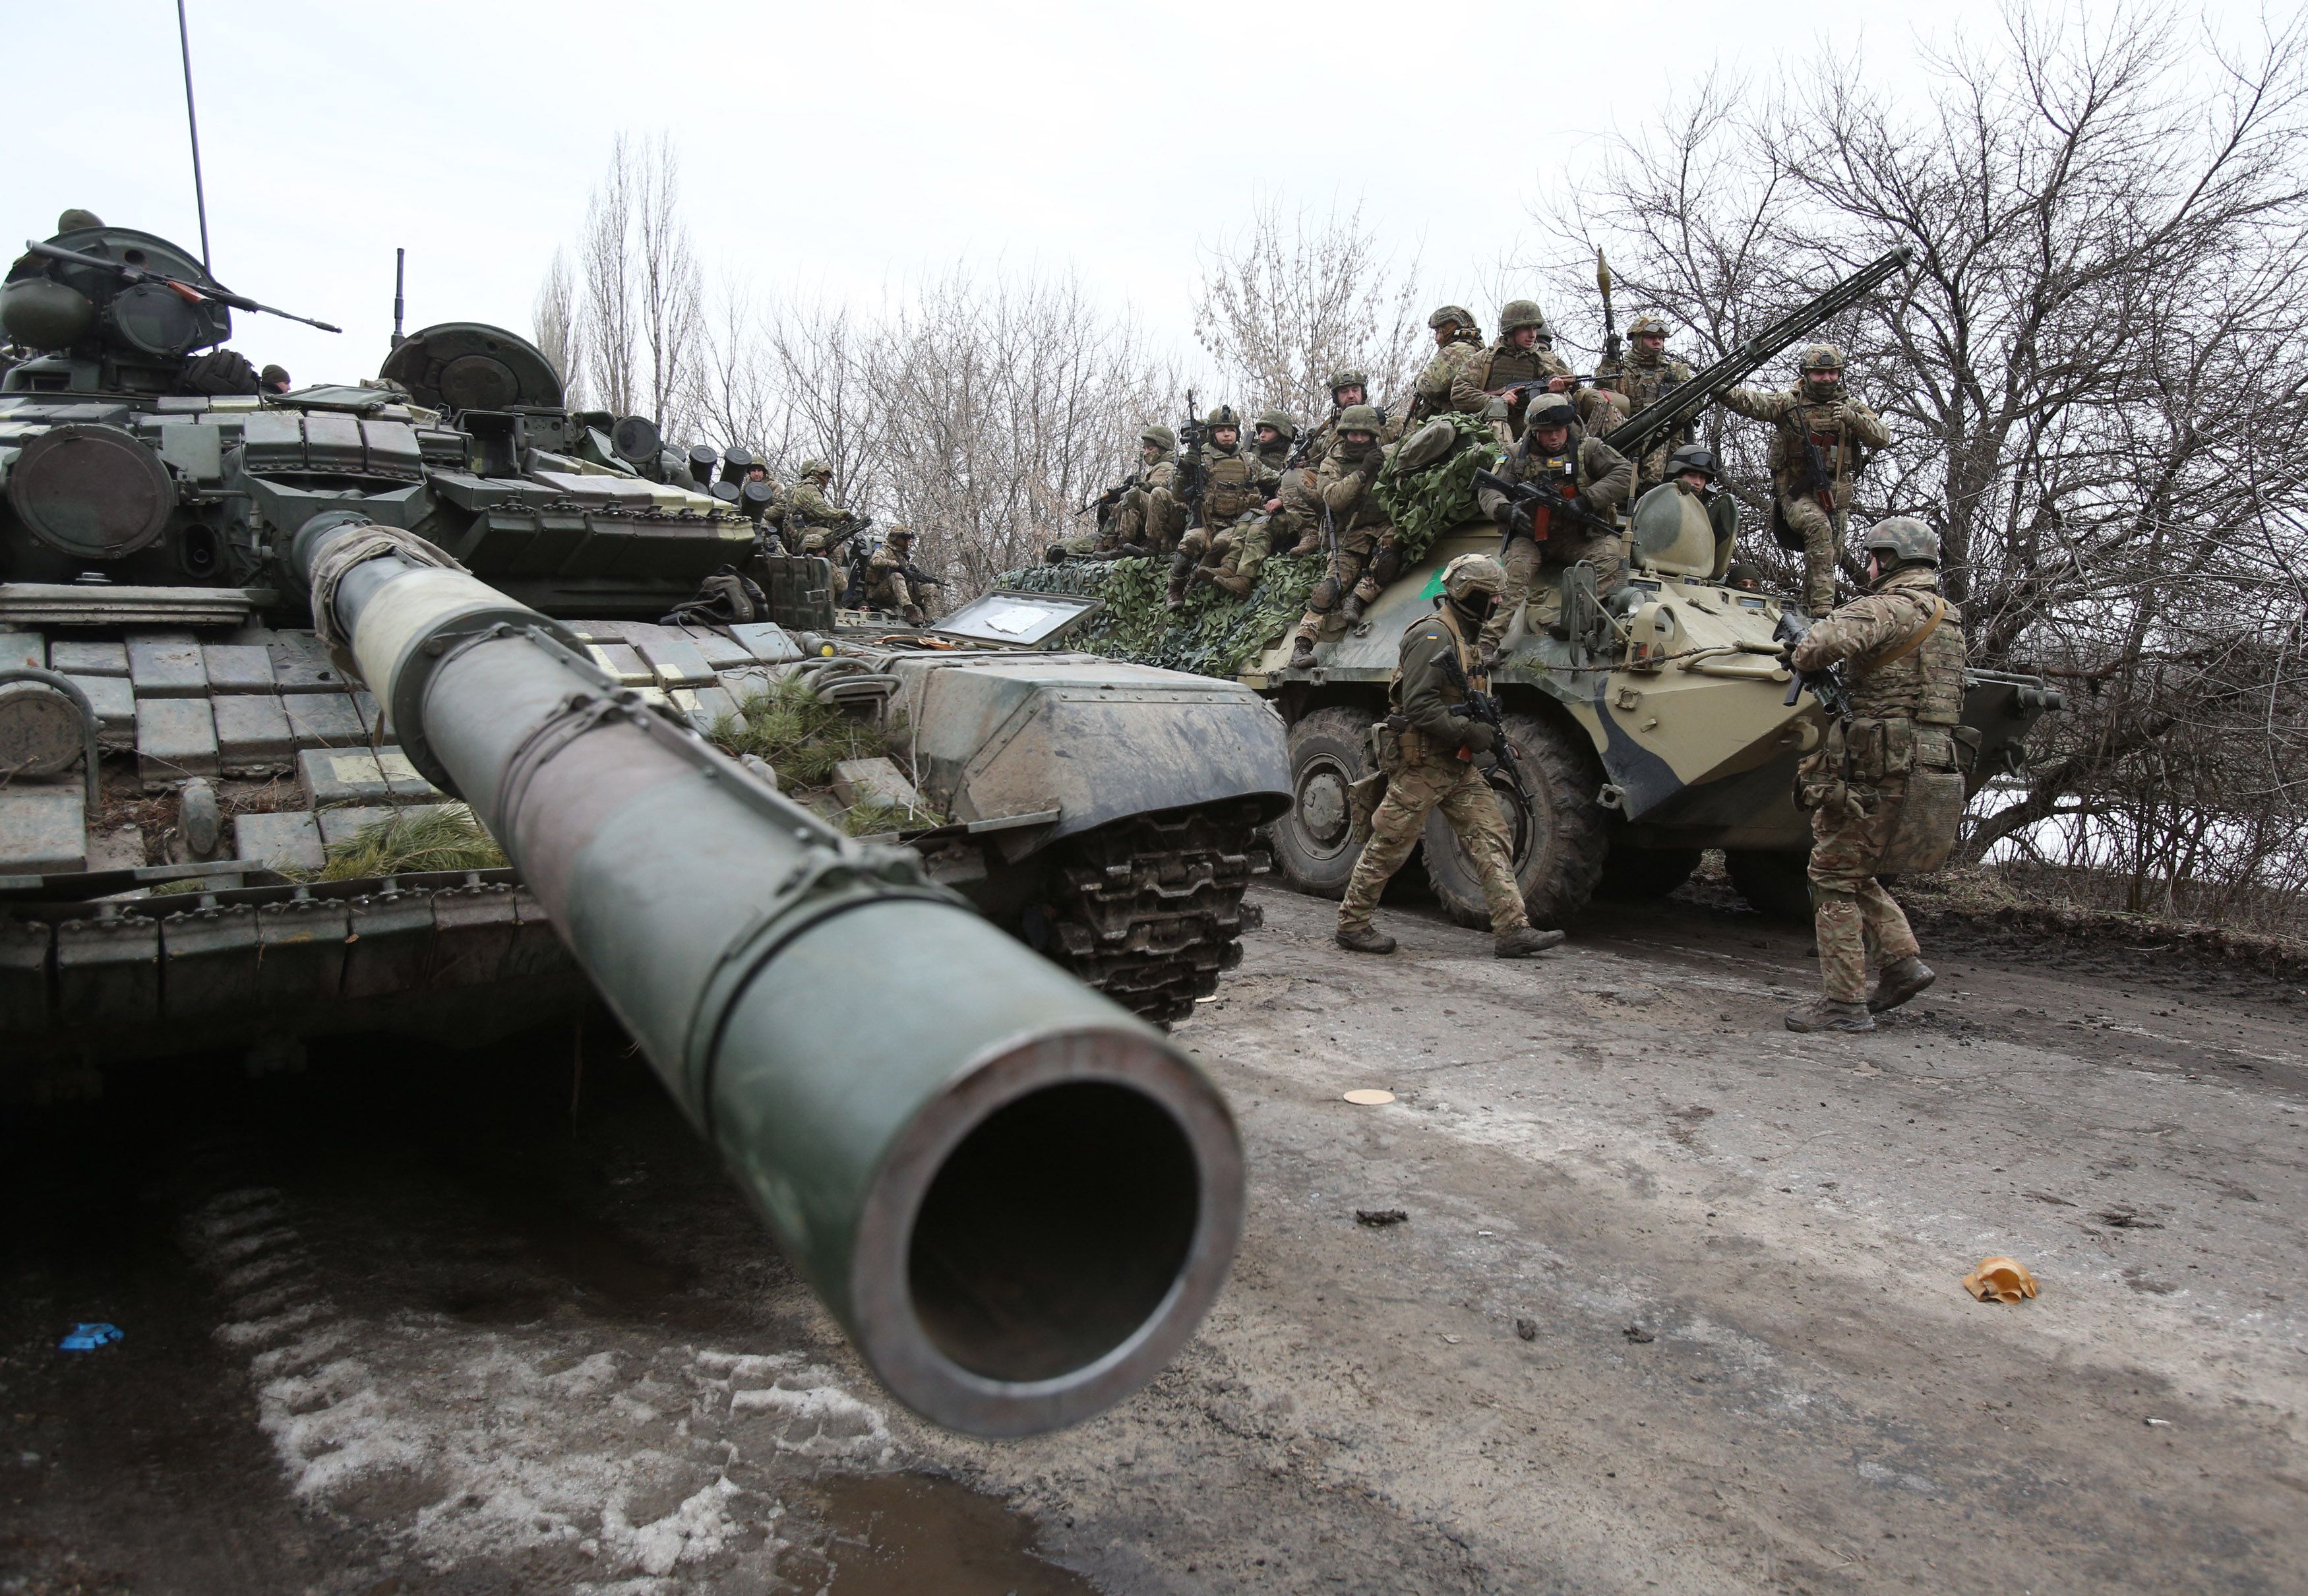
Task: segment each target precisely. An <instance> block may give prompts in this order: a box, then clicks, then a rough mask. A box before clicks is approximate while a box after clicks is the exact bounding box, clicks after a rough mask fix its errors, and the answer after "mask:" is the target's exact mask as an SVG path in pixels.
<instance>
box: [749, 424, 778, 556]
mask: <svg viewBox="0 0 2308 1596" xmlns="http://www.w3.org/2000/svg"><path fill="white" fill-rule="evenodd" d="M750 453H752V454H753V456H754V463H753V464H751V465H749V466H747V467H746V468H745V482H746V485H747V486H748V487H750V486H752V485H753V484H754V483H756V482H758V483H760V484H761V485H762V487H763V488H765V489H767V490H768V494H769V496H768V497H767V498H764V499H760V500H758V501H756V502H755V503H754V505H749V506H748V508H749V509H751V511H752V513H753V517H754V528H755V530H756V534H757V536H756V544H757V547H758V548H760V550H761V552H762V553H763V554H768V553H771V551H772V548H773V547H774V548H778V549H782V548H784V547H785V525H786V496H785V495H783V494H781V493H779V491H778V479H777V478H776V476H775V475H774V474H773V473H771V470H770V463H769V462H770V457H769V456H768V455H767V454H766V453H763V452H762V451H761V450H759V449H754V450H752V451H751V452H750ZM740 502H741V503H743V502H744V500H743V499H742V498H741V500H740Z"/></svg>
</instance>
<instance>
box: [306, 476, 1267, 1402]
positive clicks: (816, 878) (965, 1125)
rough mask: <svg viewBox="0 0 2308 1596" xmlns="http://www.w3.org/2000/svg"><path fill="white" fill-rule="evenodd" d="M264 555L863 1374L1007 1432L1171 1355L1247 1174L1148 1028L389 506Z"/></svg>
mask: <svg viewBox="0 0 2308 1596" xmlns="http://www.w3.org/2000/svg"><path fill="white" fill-rule="evenodd" d="M292 561H293V565H294V567H295V569H296V570H297V573H298V574H300V575H301V576H302V577H303V578H304V579H305V580H306V582H307V583H308V584H309V585H310V587H311V590H312V592H313V608H314V622H315V624H316V625H318V626H319V628H320V629H321V631H322V634H323V636H324V637H328V638H330V639H331V640H332V642H333V643H336V644H338V645H340V652H341V651H349V654H350V656H351V659H352V660H353V661H354V663H355V664H356V666H357V673H358V675H359V677H360V678H361V679H362V680H363V681H365V682H366V684H367V686H369V688H370V690H371V691H372V692H374V693H375V695H376V697H377V700H378V702H379V703H380V704H382V705H383V706H384V708H385V711H386V712H387V713H388V714H389V715H390V717H391V719H392V725H393V727H394V729H395V731H396V734H397V736H398V738H399V739H400V744H401V746H402V747H403V749H404V750H405V751H406V752H407V754H408V755H409V758H410V759H411V761H412V762H413V763H416V764H417V766H418V768H419V769H420V770H422V771H423V772H425V773H426V775H427V776H428V777H429V778H431V779H432V780H433V781H435V783H437V784H439V785H440V786H442V787H443V788H444V789H447V790H449V791H451V792H452V793H455V794H457V795H459V796H461V797H462V798H464V799H465V800H466V801H467V802H468V803H469V804H470V805H471V806H472V808H473V810H474V812H475V814H476V815H478V817H479V818H480V820H481V821H482V822H483V824H486V825H487V827H488V829H489V831H490V833H492V834H493V835H494V836H495V838H496V839H497V841H499V843H500V844H501V845H502V846H503V847H504V850H505V852H506V854H507V855H508V856H509V857H510V858H512V860H513V862H514V863H515V864H516V865H517V866H518V867H520V869H521V874H522V876H523V878H524V880H525V881H526V883H527V884H528V885H529V887H530V890H531V891H533V892H534V893H536V894H537V896H538V900H539V901H540V902H542V903H543V904H544V906H545V909H546V910H547V913H548V914H549V915H550V917H551V919H552V921H553V924H554V927H555V929H556V931H558V932H559V934H560V936H561V937H562V939H563V941H564V943H566V944H567V945H568V946H569V949H570V951H571V953H573V955H574V956H575V958H576V961H577V962H578V963H579V965H580V966H581V967H582V969H583V970H584V971H585V972H586V974H587V975H588V977H589V978H590V979H591V980H592V982H593V984H594V986H595V987H596V988H597V989H598V990H599V993H600V994H601V996H602V997H603V998H604V1000H605V1001H607V1003H608V1005H609V1006H610V1007H611V1008H612V1009H613V1010H614V1011H615V1012H616V1014H617V1015H618V1017H619V1018H620V1019H621V1020H622V1021H623V1022H624V1024H625V1026H626V1028H627V1029H628V1030H629V1031H631V1032H632V1034H633V1036H634V1037H635V1038H636V1039H637V1040H639V1042H640V1044H641V1047H642V1051H643V1052H644V1053H645V1054H646V1055H647V1057H649V1059H650V1063H651V1065H653V1066H654V1067H655V1069H656V1071H657V1073H658V1074H659V1077H660V1078H661V1079H662V1080H663V1082H664V1083H665V1085H666V1087H667V1090H668V1091H670V1092H671V1093H672V1095H673V1097H674V1098H675V1100H676V1101H677V1102H679V1103H680V1105H681V1107H682V1109H683V1110H684V1112H685V1113H686V1114H687V1115H688V1116H689V1117H690V1119H691V1120H692V1122H693V1123H694V1124H695V1125H696V1126H697V1127H698V1129H699V1130H700V1132H701V1133H702V1134H704V1135H705V1137H706V1138H707V1139H708V1140H709V1141H710V1142H711V1143H712V1144H713V1145H714V1147H715V1148H716V1150H717V1151H718V1152H719V1154H720V1155H721V1157H722V1159H723V1160H724V1161H725V1162H726V1164H727V1166H728V1169H729V1170H730V1172H731V1174H732V1175H733V1176H734V1177H735V1178H736V1180H737V1182H738V1184H739V1185H740V1186H742V1187H743V1188H744V1190H745V1193H746V1195H747V1196H748V1197H749V1198H750V1199H751V1201H752V1202H753V1203H754V1207H755V1208H756V1209H757V1210H759V1212H761V1214H762V1217H763V1219H764V1220H765V1221H767V1222H768V1224H769V1226H770V1228H771V1230H772V1231H773V1232H774V1233H775V1235H776V1236H777V1238H778V1239H779V1242H780V1244H781V1245H782V1246H783V1247H785V1249H786V1251H787V1253H788V1255H790V1256H791V1257H792V1258H793V1259H794V1261H795V1262H796V1263H797V1264H798V1265H799V1266H800V1267H801V1268H802V1270H803V1271H804V1272H805V1274H806V1275H807V1276H808V1277H809V1278H810V1279H811V1280H812V1281H813V1282H814V1284H815V1286H816V1288H817V1290H819V1292H820V1293H821V1295H822V1298H824V1300H825V1302H826V1304H827V1306H828V1307H830V1308H831V1310H832V1312H833V1313H834V1315H835V1316H836V1317H837V1318H839V1319H840V1321H841V1323H842V1324H843V1325H844V1326H845V1327H846V1328H847V1329H848V1333H849V1334H850V1335H851V1337H852V1338H853V1339H854V1340H855V1341H856V1342H857V1347H858V1349H859V1350H860V1351H861V1352H862V1353H863V1354H864V1356H865V1359H866V1362H867V1363H868V1364H869V1365H871V1366H872V1367H873V1368H874V1372H875V1374H876V1375H877V1376H879V1377H880V1378H881V1379H882V1380H883V1383H884V1384H886V1385H888V1387H889V1388H890V1390H891V1392H892V1393H895V1394H896V1395H897V1396H898V1397H899V1398H900V1400H902V1401H904V1402H907V1403H908V1404H909V1405H910V1406H911V1407H913V1408H915V1409H916V1410H917V1411H920V1412H921V1413H923V1414H924V1415H925V1416H926V1417H927V1418H929V1419H933V1420H935V1421H936V1422H938V1423H941V1424H944V1425H947V1426H950V1427H952V1428H956V1429H961V1430H967V1431H969V1432H972V1433H976V1434H980V1435H1021V1434H1029V1433H1033V1432H1036V1431H1040V1430H1046V1429H1050V1428H1057V1427H1059V1426H1062V1425H1065V1424H1070V1423H1072V1422H1075V1421H1077V1420H1080V1419H1084V1418H1087V1417H1089V1415H1091V1414H1093V1413H1096V1412H1098V1411H1099V1410H1101V1409H1103V1408H1105V1407H1106V1406H1107V1405H1108V1404H1110V1403H1112V1402H1115V1401H1116V1400H1118V1399H1119V1398H1121V1397H1122V1396H1124V1394H1126V1393H1129V1392H1130V1391H1132V1390H1133V1389H1134V1388H1136V1387H1137V1386H1138V1385H1141V1384H1143V1383H1144V1382H1145V1381H1146V1380H1147V1379H1148V1378H1150V1376H1153V1375H1154V1374H1155V1373H1156V1372H1158V1370H1159V1369H1160V1368H1161V1367H1163V1366H1164V1365H1165V1364H1166V1363H1167V1361H1168V1360H1169V1359H1170V1358H1171V1356H1172V1355H1173V1354H1174V1353H1175V1352H1176V1350H1178V1348H1179V1347H1180V1346H1181V1345H1182V1344H1183V1343H1184V1340H1185V1338H1186V1336H1187V1335H1188V1333H1191V1331H1192V1330H1193V1326H1194V1325H1195V1324H1196V1323H1197V1322H1198V1321H1199V1320H1200V1318H1201V1315H1202V1313H1203V1311H1204V1310H1205V1309H1206V1308H1207V1307H1209V1305H1210V1300H1211V1298H1212V1297H1213V1296H1214V1295H1215V1293H1216V1291H1217V1290H1218V1287H1219V1283H1220V1282H1221V1281H1222V1280H1223V1278H1224V1276H1225V1273H1226V1270H1227V1264H1228V1263H1229V1262H1230V1260H1231V1258H1232V1255H1233V1252H1234V1248H1235V1244H1236V1238H1237V1237H1238V1234H1239V1231H1240V1228H1241V1218H1242V1182H1243V1174H1242V1152H1241V1146H1240V1143H1239V1140H1238V1138H1237V1136H1236V1131H1235V1127H1234V1124H1233V1121H1232V1118H1231V1117H1230V1116H1229V1114H1228V1112H1227V1107H1226V1104H1225V1102H1224V1100H1222V1099H1221V1098H1220V1096H1219V1093H1218V1091H1217V1090H1216V1089H1215V1088H1214V1087H1213V1086H1212V1085H1211V1084H1210V1082H1209V1081H1208V1080H1207V1079H1206V1078H1205V1077H1204V1076H1203V1075H1202V1074H1201V1073H1200V1072H1199V1071H1197V1070H1196V1069H1195V1068H1194V1066H1193V1065H1192V1064H1191V1063H1190V1062H1189V1061H1188V1060H1187V1059H1186V1058H1185V1057H1184V1055H1183V1054H1182V1053H1181V1052H1180V1051H1179V1050H1178V1049H1177V1048H1176V1047H1175V1046H1174V1045H1173V1044H1171V1043H1170V1042H1169V1041H1168V1040H1167V1038H1165V1037H1163V1036H1162V1035H1161V1034H1159V1033H1158V1032H1157V1031H1153V1030H1152V1029H1150V1027H1148V1026H1146V1025H1145V1024H1143V1023H1141V1022H1139V1021H1138V1020H1136V1019H1135V1018H1134V1017H1132V1016H1131V1015H1129V1014H1125V1013H1124V1011H1123V1010H1121V1009H1120V1008H1118V1007H1116V1006H1115V1005H1114V1004H1112V1003H1110V1002H1109V1001H1107V999H1106V998H1104V997H1102V996H1098V994H1096V993H1094V992H1092V991H1090V990H1089V989H1088V988H1085V987H1082V986H1081V985H1080V984H1079V983H1077V982H1076V981H1074V980H1073V979H1071V978H1070V977H1068V976H1066V975H1065V974H1064V972H1062V971H1059V970H1058V969H1057V968H1056V967H1055V966H1054V965H1052V964H1050V963H1049V962H1046V961H1045V960H1044V959H1042V958H1041V957H1040V956H1038V955H1037V954H1035V953H1031V952H1030V951H1029V950H1028V949H1027V948H1025V947H1024V946H1022V945H1020V944H1018V943H1016V942H1014V941H1012V939H1011V938H1010V937H1008V936H1005V935H1003V933H1002V932H1000V931H999V930H997V929H995V927H993V926H991V925H989V924H987V923H986V921H984V920H982V919H979V918H978V917H977V914H976V913H975V912H973V911H972V910H970V909H969V908H968V907H967V906H966V905H965V904H963V903H962V902H960V900H959V899H957V898H955V897H953V896H952V894H950V893H947V892H945V891H944V890H943V889H942V888H939V887H937V886H934V885H933V884H930V883H929V882H928V881H927V880H926V877H925V876H923V875H922V873H921V871H920V868H919V867H918V864H917V862H916V861H915V859H914V858H913V856H912V855H911V854H909V853H907V852H905V851H903V850H895V849H880V848H872V847H866V846H864V845H861V844H859V843H857V841H853V840H851V839H849V838H847V837H844V836H842V835H841V834H840V833H838V832H837V831H835V830H834V829H832V828H831V827H830V826H828V825H827V824H825V823H824V822H823V821H822V820H820V819H819V818H818V817H817V816H815V815H813V814H812V813H811V812H809V811H808V810H806V809H804V808H802V807H799V806H798V805H796V804H794V803H791V802H790V801H788V800H787V799H786V798H781V797H779V795H778V794H777V793H776V791H775V790H774V789H773V788H772V787H771V785H770V784H768V783H765V782H762V781H759V780H757V779H756V778H755V777H754V775H753V774H752V772H749V771H748V770H746V769H745V767H744V766H741V765H739V764H737V763H735V762H733V761H731V760H729V759H728V758H726V757H724V756H723V755H721V754H720V753H719V751H717V750H716V749H714V748H713V747H712V746H710V744H708V743H707V742H705V740H704V739H702V738H699V737H698V736H697V735H696V734H695V733H694V732H693V731H691V730H690V729H687V728H686V727H685V726H683V725H680V724H677V723H676V721H675V720H673V719H672V718H670V717H669V716H667V715H666V714H664V713H662V712H659V710H658V709H656V708H655V707H653V706H652V705H650V703H646V702H644V700H643V697H642V694H640V693H639V692H638V691H637V690H634V689H632V688H628V687H624V686H620V685H619V684H618V683H617V682H616V679H615V678H614V677H610V676H608V675H607V673H605V672H603V671H601V670H600V669H598V668H597V667H595V666H594V664H593V663H592V662H591V660H590V659H589V658H588V657H587V656H586V654H585V652H584V651H583V648H582V646H581V643H579V641H578V640H577V639H576V638H575V637H574V636H573V635H572V634H570V633H569V632H568V631H567V630H566V629H565V628H564V627H563V626H562V625H560V624H558V623H556V622H555V621H552V620H548V619H547V618H546V617H544V616H542V615H540V614H538V612H536V611H534V610H531V609H529V608H524V607H523V606H521V605H520V604H517V603H515V602H514V601H512V600H510V599H508V598H506V597H505V596H504V594H502V593H499V592H497V591H495V589H493V588H490V587H488V586H487V585H486V584H485V583H483V582H480V581H478V580H477V579H476V578H474V577H472V576H470V575H469V574H465V573H464V572H462V571H461V570H458V569H455V568H453V567H452V566H450V565H447V563H446V562H445V560H444V556H440V555H439V554H438V552H437V551H436V550H434V549H432V548H430V547H429V546H428V545H426V544H424V543H422V542H421V541H419V540H418V539H415V538H413V537H411V536H410V535H409V534H408V533H405V532H401V531H394V530H391V529H387V528H384V527H381V526H378V525H375V523H373V522H367V521H365V520H364V519H362V518H361V517H360V516H359V515H358V514H357V513H354V512H351V511H339V512H332V513H327V514H323V515H322V516H320V517H317V518H315V519H314V520H313V521H312V522H307V523H306V525H305V527H304V528H303V529H302V530H301V531H298V533H297V536H296V539H295V541H294V546H293V550H292ZM925 978H926V979H925Z"/></svg>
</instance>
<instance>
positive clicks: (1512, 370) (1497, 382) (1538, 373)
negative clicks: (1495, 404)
mask: <svg viewBox="0 0 2308 1596" xmlns="http://www.w3.org/2000/svg"><path fill="white" fill-rule="evenodd" d="M1552 375H1554V363H1553V361H1552V360H1551V358H1549V355H1548V352H1547V350H1546V349H1544V348H1541V347H1539V346H1538V345H1536V344H1534V345H1533V346H1532V347H1530V348H1529V349H1517V348H1516V347H1515V346H1514V345H1513V344H1511V343H1506V342H1501V343H1494V344H1493V345H1492V346H1491V347H1490V349H1488V350H1486V352H1485V355H1484V364H1483V367H1482V378H1483V384H1482V385H1483V386H1484V387H1485V388H1487V389H1489V390H1490V391H1491V392H1492V393H1497V392H1498V391H1499V390H1500V389H1502V388H1503V387H1506V386H1507V385H1508V384H1511V383H1528V382H1529V381H1531V380H1532V379H1534V378H1536V377H1543V376H1552Z"/></svg>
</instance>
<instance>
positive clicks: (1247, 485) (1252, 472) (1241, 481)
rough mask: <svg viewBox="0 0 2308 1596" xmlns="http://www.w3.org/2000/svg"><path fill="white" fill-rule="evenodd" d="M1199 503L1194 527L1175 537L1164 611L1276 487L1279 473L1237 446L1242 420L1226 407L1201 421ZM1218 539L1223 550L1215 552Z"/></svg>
mask: <svg viewBox="0 0 2308 1596" xmlns="http://www.w3.org/2000/svg"><path fill="white" fill-rule="evenodd" d="M1202 427H1203V430H1204V432H1205V434H1206V435H1207V437H1208V441H1207V442H1205V443H1204V444H1202V502H1201V521H1200V524H1198V525H1196V526H1193V527H1192V528H1189V529H1188V530H1187V531H1186V532H1185V534H1184V536H1182V537H1181V538H1180V539H1178V551H1177V553H1176V555H1175V556H1172V558H1171V561H1170V593H1169V599H1168V600H1167V602H1168V605H1169V608H1172V609H1176V608H1178V607H1179V606H1180V605H1181V604H1183V603H1184V602H1185V600H1186V580H1187V578H1188V577H1189V576H1190V575H1192V574H1193V571H1194V569H1195V567H1196V566H1198V565H1201V564H1202V563H1203V562H1204V561H1205V560H1209V561H1210V562H1211V563H1213V564H1215V563H1216V561H1217V560H1218V559H1219V558H1221V557H1223V556H1224V554H1225V553H1226V551H1227V550H1229V549H1231V548H1233V541H1232V540H1233V539H1235V538H1236V537H1237V536H1239V535H1240V534H1241V532H1242V531H1243V530H1244V527H1246V526H1247V525H1248V523H1249V522H1251V521H1252V520H1253V519H1254V518H1256V517H1257V516H1259V515H1261V514H1263V513H1265V510H1266V506H1267V504H1268V503H1269V502H1270V501H1271V500H1273V498H1274V495H1275V491H1276V489H1277V488H1278V487H1279V486H1280V483H1281V473H1280V472H1279V471H1277V470H1273V469H1271V468H1270V467H1269V466H1268V465H1267V463H1266V462H1265V461H1264V460H1263V459H1262V458H1261V457H1260V456H1259V455H1258V453H1256V452H1254V451H1253V450H1249V449H1245V448H1244V447H1243V446H1242V418H1241V417H1240V416H1238V415H1236V413H1235V409H1234V407H1233V406H1232V405H1230V404H1222V405H1219V406H1218V407H1217V408H1216V409H1215V410H1211V411H1210V414H1209V415H1207V416H1205V417H1203V418H1202ZM1221 539H1223V540H1225V541H1224V547H1223V548H1220V547H1219V545H1220V541H1221Z"/></svg>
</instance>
